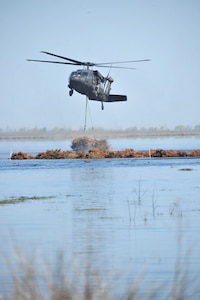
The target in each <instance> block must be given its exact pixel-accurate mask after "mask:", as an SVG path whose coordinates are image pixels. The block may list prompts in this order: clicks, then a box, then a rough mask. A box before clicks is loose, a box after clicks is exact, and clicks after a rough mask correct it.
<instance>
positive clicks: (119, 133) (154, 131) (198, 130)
mask: <svg viewBox="0 0 200 300" xmlns="http://www.w3.org/2000/svg"><path fill="white" fill-rule="evenodd" d="M83 135H86V136H90V137H98V138H122V137H124V138H129V137H130V138H131V137H145V136H148V137H150V136H174V135H176V136H177V135H200V124H198V125H195V126H193V127H192V126H189V125H186V126H185V125H177V126H175V127H174V129H168V128H166V127H165V126H161V127H159V128H157V127H149V128H146V127H141V128H137V127H130V128H127V129H105V128H95V129H94V128H88V129H87V131H85V132H84V130H83V129H79V130H73V129H66V128H57V127H55V128H52V129H48V128H46V127H43V128H38V127H34V128H32V129H28V128H25V127H23V128H19V129H10V128H7V129H1V128H0V139H74V138H76V137H80V136H83Z"/></svg>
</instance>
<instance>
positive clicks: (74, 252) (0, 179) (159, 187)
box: [0, 138, 200, 295]
mask: <svg viewBox="0 0 200 300" xmlns="http://www.w3.org/2000/svg"><path fill="white" fill-rule="evenodd" d="M109 142H110V144H111V147H113V148H114V149H124V148H130V147H131V148H134V149H141V150H145V149H150V148H154V149H155V148H162V149H163V148H165V149H180V150H181V149H182V150H186V151H187V150H190V149H195V148H196V149H197V148H200V139H198V138H187V139H186V138H182V139H175V138H165V139H136V140H110V141H109ZM0 147H1V148H0V158H1V159H0V251H1V255H0V284H1V287H0V295H1V293H3V292H5V290H6V289H8V290H9V289H10V288H11V286H12V283H11V281H10V279H9V276H8V273H9V272H8V266H7V262H6V261H7V259H9V260H10V261H11V262H12V264H15V260H14V259H13V245H14V247H15V246H17V247H18V248H20V249H21V250H22V251H24V252H25V253H28V254H30V255H36V256H40V257H41V258H42V259H45V261H47V262H48V263H49V265H52V266H54V265H55V263H56V257H57V254H58V253H59V251H62V252H63V253H64V255H65V257H66V259H67V260H69V261H71V262H72V261H73V259H74V258H75V259H76V260H77V261H78V263H79V267H80V269H79V272H80V273H81V272H83V271H85V270H86V269H87V266H88V265H91V264H92V265H93V266H94V267H95V268H97V269H98V270H100V272H101V273H102V274H103V276H104V277H105V280H106V282H107V283H110V284H111V285H112V283H113V280H114V278H115V281H117V284H115V291H117V290H118V292H121V291H122V290H123V288H124V287H125V286H126V284H129V283H131V282H133V281H134V280H136V279H137V278H139V277H140V278H141V281H142V285H143V286H145V287H146V289H147V290H148V288H149V287H151V288H152V287H154V286H156V287H157V286H159V285H162V284H164V289H166V291H167V289H170V285H172V284H173V281H174V278H175V276H177V268H180V269H181V271H182V272H185V275H187V280H188V283H189V284H188V286H189V287H188V289H190V290H192V289H193V288H194V286H193V284H195V280H194V278H196V276H197V278H198V279H199V275H200V235H199V234H200V159H199V158H166V159H164V158H161V159H158V158H156V159H153V158H146V159H134V158H130V159H99V160H98V159H92V160H81V159H77V160H70V159H69V160H23V161H17V160H14V161H12V160H9V159H8V156H9V151H11V150H12V151H23V152H28V153H31V154H33V153H37V152H39V151H44V150H47V149H62V150H63V149H68V148H69V147H70V141H35V142H33V141H20V142H19V141H1V142H0ZM5 258H7V259H5ZM177 266H178V267H177ZM116 274H117V275H116ZM198 283H199V282H198Z"/></svg>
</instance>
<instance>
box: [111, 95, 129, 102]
mask: <svg viewBox="0 0 200 300" xmlns="http://www.w3.org/2000/svg"><path fill="white" fill-rule="evenodd" d="M118 101H127V96H126V95H109V97H108V100H107V101H106V102H118Z"/></svg>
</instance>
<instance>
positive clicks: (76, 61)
mask: <svg viewBox="0 0 200 300" xmlns="http://www.w3.org/2000/svg"><path fill="white" fill-rule="evenodd" d="M41 52H42V53H45V54H48V55H51V56H55V57H58V58H61V59H65V60H69V61H71V62H73V63H76V64H77V65H83V64H84V63H83V62H81V61H78V60H75V59H71V58H68V57H65V56H61V55H57V54H54V53H50V52H46V51H41Z"/></svg>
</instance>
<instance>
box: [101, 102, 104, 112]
mask: <svg viewBox="0 0 200 300" xmlns="http://www.w3.org/2000/svg"><path fill="white" fill-rule="evenodd" d="M101 109H102V110H104V105H103V102H101Z"/></svg>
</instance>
